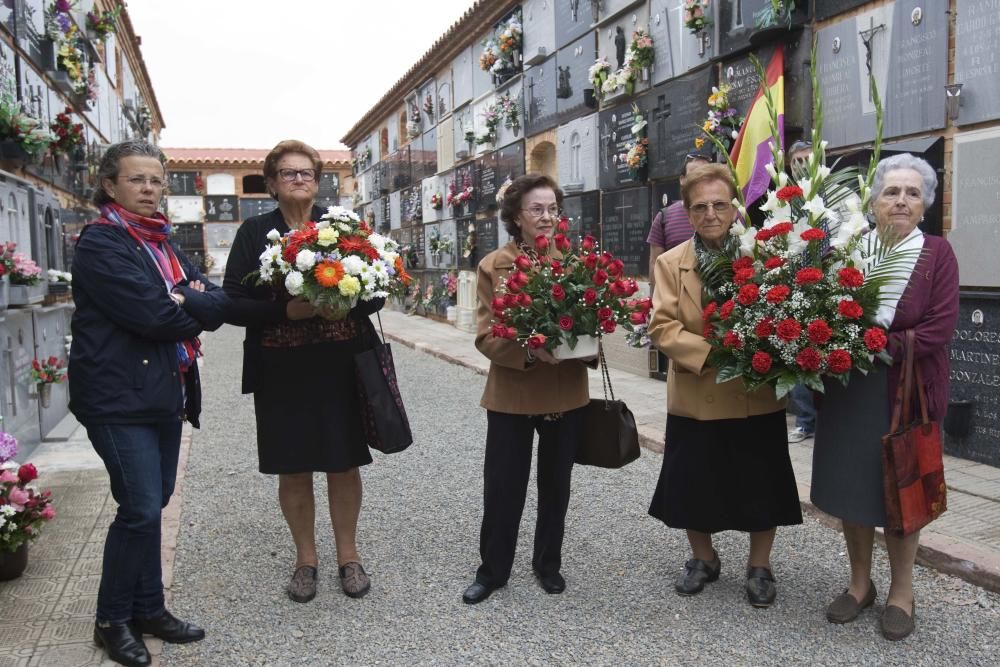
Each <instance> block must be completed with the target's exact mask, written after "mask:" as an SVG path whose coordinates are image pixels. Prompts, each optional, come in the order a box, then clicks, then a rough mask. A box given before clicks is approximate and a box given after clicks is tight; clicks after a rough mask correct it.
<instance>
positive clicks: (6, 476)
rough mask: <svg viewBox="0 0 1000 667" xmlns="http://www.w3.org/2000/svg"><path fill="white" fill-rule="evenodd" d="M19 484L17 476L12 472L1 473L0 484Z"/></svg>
mask: <svg viewBox="0 0 1000 667" xmlns="http://www.w3.org/2000/svg"><path fill="white" fill-rule="evenodd" d="M15 482H17V475H15V474H14V473H13V472H12V471H10V470H4V471H3V472H0V484H14V483H15Z"/></svg>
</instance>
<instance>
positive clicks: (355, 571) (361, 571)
mask: <svg viewBox="0 0 1000 667" xmlns="http://www.w3.org/2000/svg"><path fill="white" fill-rule="evenodd" d="M340 587H341V588H343V589H344V593H345V594H346V595H347V597H352V598H361V597H364V596H365V593H367V592H368V590H369V589H370V588H371V587H372V582H371V579H369V578H368V575H367V574H366V573H365V568H363V567H361V563H347V564H346V565H341V566H340Z"/></svg>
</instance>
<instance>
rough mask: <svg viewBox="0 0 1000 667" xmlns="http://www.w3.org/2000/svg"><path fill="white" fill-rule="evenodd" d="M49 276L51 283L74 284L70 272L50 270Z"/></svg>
mask: <svg viewBox="0 0 1000 667" xmlns="http://www.w3.org/2000/svg"><path fill="white" fill-rule="evenodd" d="M0 275H2V274H0ZM48 276H49V282H50V283H63V284H69V283H72V282H73V274H72V273H70V272H69V271H60V270H59V269H49V270H48Z"/></svg>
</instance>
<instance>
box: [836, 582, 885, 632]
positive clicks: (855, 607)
mask: <svg viewBox="0 0 1000 667" xmlns="http://www.w3.org/2000/svg"><path fill="white" fill-rule="evenodd" d="M877 596H878V592H877V591H876V590H875V582H873V581H872V582H869V584H868V593H867V594H866V595H865V597H864V598H862V600H861V601H860V602H858V601H857V600H855V599H854V596H853V595H851V594H850V593H848V592H847V589H844V592H843V593H841V594H840V595H838V596H837V597H836V598H834V600H833V602H831V603H830V606H829V607H827V608H826V620H828V621H830V622H831V623H850V622H851V621H853V620H854V619H856V618H857V617H858V616H859V615H860V614H861V612H862V611H864V610H865V609H867V608H868V607H870V606H872V604H873V603H874V602H875V598H876V597H877Z"/></svg>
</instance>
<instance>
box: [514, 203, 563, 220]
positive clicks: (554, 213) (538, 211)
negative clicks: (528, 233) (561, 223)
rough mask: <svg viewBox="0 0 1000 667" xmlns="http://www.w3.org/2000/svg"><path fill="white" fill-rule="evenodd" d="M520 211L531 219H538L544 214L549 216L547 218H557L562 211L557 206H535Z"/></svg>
mask: <svg viewBox="0 0 1000 667" xmlns="http://www.w3.org/2000/svg"><path fill="white" fill-rule="evenodd" d="M521 210H522V211H525V212H526V213H528V214H529V215H530V216H531V217H532V218H540V217H542V216H543V215H545V214H546V213H548V214H549V217H552V218H558V217H559V214H560V213H561V212H562V209H560V208H559V207H558V206H550V207H548V208H545V207H544V206H542V205H540V204H535V205H534V206H529V207H528V208H522V209H521Z"/></svg>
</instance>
